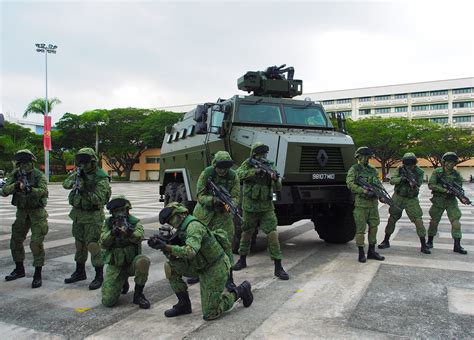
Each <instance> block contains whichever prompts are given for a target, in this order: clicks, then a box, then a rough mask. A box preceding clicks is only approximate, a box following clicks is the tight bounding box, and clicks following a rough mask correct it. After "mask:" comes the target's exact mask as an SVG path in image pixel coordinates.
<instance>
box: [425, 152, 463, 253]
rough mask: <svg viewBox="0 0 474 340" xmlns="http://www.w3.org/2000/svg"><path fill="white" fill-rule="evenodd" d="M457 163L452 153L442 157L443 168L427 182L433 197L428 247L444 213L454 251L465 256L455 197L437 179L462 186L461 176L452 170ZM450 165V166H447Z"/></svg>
mask: <svg viewBox="0 0 474 340" xmlns="http://www.w3.org/2000/svg"><path fill="white" fill-rule="evenodd" d="M457 162H458V158H457V155H456V154H455V153H454V152H447V153H445V154H444V155H443V167H441V168H437V169H436V170H435V171H433V173H432V174H431V177H430V179H429V181H428V187H429V188H430V189H431V192H432V194H433V197H432V198H431V203H432V206H431V208H430V211H429V214H430V217H431V219H430V226H429V229H428V246H429V247H433V238H434V236H435V235H436V233H437V232H438V224H439V221H440V220H441V216H443V213H444V211H445V210H446V213H447V214H448V218H449V221H450V222H451V236H452V237H453V239H454V251H455V252H458V253H460V254H467V251H465V250H464V248H462V247H461V238H462V233H461V222H460V219H461V215H462V214H461V210H460V209H459V207H458V201H457V199H456V196H454V195H453V194H452V193H450V192H449V191H448V190H447V189H445V188H444V187H443V186H442V185H441V184H440V183H439V177H443V178H444V179H445V180H447V181H448V182H450V183H457V184H458V185H460V186H462V177H461V174H460V173H459V172H458V171H457V170H455V169H454V165H455V164H456V163H457ZM449 163H451V164H449Z"/></svg>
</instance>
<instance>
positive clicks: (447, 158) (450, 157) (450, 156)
mask: <svg viewBox="0 0 474 340" xmlns="http://www.w3.org/2000/svg"><path fill="white" fill-rule="evenodd" d="M441 160H442V161H443V162H454V163H457V162H459V157H458V155H456V153H455V152H452V151H451V152H446V153H445V154H444V155H443V157H441Z"/></svg>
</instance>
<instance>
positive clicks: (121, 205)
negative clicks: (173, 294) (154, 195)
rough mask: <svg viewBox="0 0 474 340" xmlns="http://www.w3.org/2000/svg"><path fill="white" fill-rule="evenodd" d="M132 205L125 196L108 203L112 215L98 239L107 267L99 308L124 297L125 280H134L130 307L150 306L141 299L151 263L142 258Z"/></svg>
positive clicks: (140, 233) (139, 229)
mask: <svg viewBox="0 0 474 340" xmlns="http://www.w3.org/2000/svg"><path fill="white" fill-rule="evenodd" d="M131 208H132V205H131V203H130V201H129V200H127V199H126V198H125V196H117V197H115V198H113V199H112V200H111V201H110V202H109V203H107V209H108V210H109V211H110V213H111V214H112V216H111V217H109V218H108V219H106V220H105V223H104V226H103V227H102V234H101V235H100V246H101V247H102V249H103V250H104V259H105V263H107V264H108V266H107V271H106V274H105V281H104V284H103V285H102V304H103V305H104V306H106V307H112V306H114V305H115V304H116V303H117V301H118V299H119V297H120V292H121V293H122V294H127V292H128V289H129V288H130V286H129V284H128V277H129V276H135V292H134V294H133V303H134V304H136V305H139V306H140V308H143V309H148V308H150V302H149V301H148V300H147V299H146V297H145V295H143V288H144V287H145V283H146V281H147V278H148V269H149V267H150V259H149V258H148V257H146V256H145V255H142V245H141V243H142V239H143V226H142V225H141V223H140V220H139V219H138V218H136V217H135V216H132V215H130V213H129V211H130V209H131Z"/></svg>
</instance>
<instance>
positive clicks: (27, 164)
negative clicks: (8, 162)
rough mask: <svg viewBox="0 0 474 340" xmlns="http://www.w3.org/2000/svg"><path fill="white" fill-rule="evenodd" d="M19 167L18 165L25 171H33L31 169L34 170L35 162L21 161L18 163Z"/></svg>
mask: <svg viewBox="0 0 474 340" xmlns="http://www.w3.org/2000/svg"><path fill="white" fill-rule="evenodd" d="M17 167H18V168H19V169H20V170H21V171H25V172H31V171H33V163H32V162H21V163H18V164H17Z"/></svg>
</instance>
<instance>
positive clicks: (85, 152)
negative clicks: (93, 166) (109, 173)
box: [76, 148, 99, 163]
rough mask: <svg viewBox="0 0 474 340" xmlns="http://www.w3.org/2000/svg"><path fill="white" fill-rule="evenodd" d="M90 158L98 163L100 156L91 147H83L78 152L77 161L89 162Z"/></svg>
mask: <svg viewBox="0 0 474 340" xmlns="http://www.w3.org/2000/svg"><path fill="white" fill-rule="evenodd" d="M90 160H93V161H95V163H97V162H98V161H99V158H98V157H97V155H96V154H95V151H94V150H93V149H91V148H82V149H80V150H79V151H78V152H77V153H76V163H88V162H89V161H90Z"/></svg>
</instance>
